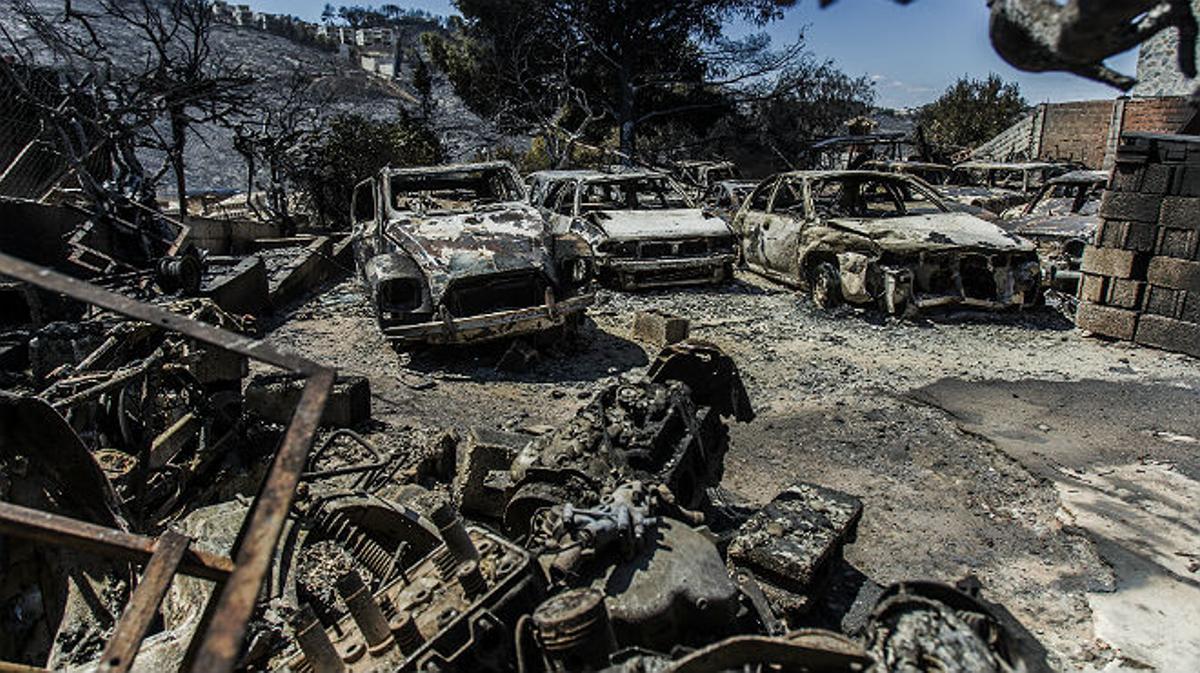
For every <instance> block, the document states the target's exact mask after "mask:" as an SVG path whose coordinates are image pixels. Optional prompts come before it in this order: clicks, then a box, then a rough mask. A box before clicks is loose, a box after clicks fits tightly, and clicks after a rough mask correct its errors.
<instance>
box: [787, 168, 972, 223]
mask: <svg viewBox="0 0 1200 673" xmlns="http://www.w3.org/2000/svg"><path fill="white" fill-rule="evenodd" d="M801 180H802V181H803V187H804V188H805V190H806V194H805V201H804V212H805V219H806V220H809V221H820V220H825V219H893V218H898V217H910V216H914V215H929V214H944V213H949V212H952V211H951V209H950V207H949V206H947V205H946V203H945V202H944V201H942V199H941V197H940V196H939V195H938V194H937V192H936V191H935V190H934V189H933V188H932V187H929V186H927V185H925V184H922V182H921V181H919V180H914V179H911V178H910V177H908V176H904V175H900V174H888V175H864V174H849V175H823V176H820V177H812V178H807V179H804V178H799V179H797V181H801ZM834 182H838V183H843V185H844V184H845V183H849V182H853V183H855V184H856V186H857V191H858V193H859V194H860V196H859V197H858V200H861V198H862V197H861V192H862V186H863V185H864V184H868V183H876V184H878V185H880V186H882V187H883V188H884V189H885V190H886V193H887V195H888V196H890V197H891V198H892V199H893V204H894V205H895V206H898V208H896V209H895V210H893V211H892V212H891V213H880V214H871V213H870V211H869V210H864V211H863V212H862V213H860V214H822V213H820V212H818V210H817V201H816V193H817V189H818V187H819V186H820V185H822V184H829V183H834ZM786 184H787V180H785V181H783V182H781V183H780V185H779V189H777V190H776V192H775V196H774V198H773V199H772V200H771V212H772V213H774V212H776V210H775V207H776V205H775V204H776V200H777V199H778V198H779V194H780V192H781V191H782V190H783V189H784V188H785V187H786ZM843 189H845V187H844V186H843ZM912 192H917V193H919V194H920V195H921V196H923V197H924V198H923V200H921V201H919V203H927V204H929V205H930V206H932V207H933V208H934V210H935V212H934V213H924V212H913V210H912V208H911V204H913V203H915V202H918V201H916V200H915V199H913V198H912Z"/></svg>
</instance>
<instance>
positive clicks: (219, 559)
mask: <svg viewBox="0 0 1200 673" xmlns="http://www.w3.org/2000/svg"><path fill="white" fill-rule="evenodd" d="M0 535H9V536H12V537H19V538H24V539H27V540H33V541H34V542H43V543H46V544H48V545H59V546H68V547H72V548H75V549H79V550H81V551H90V552H94V553H97V554H100V555H103V556H108V557H112V558H119V559H122V560H126V561H132V562H134V563H147V562H148V561H149V560H150V559H151V557H153V556H154V551H155V540H154V538H152V537H146V536H144V535H136V534H134V533H126V532H124V531H120V530H116V529H113V528H106V527H104V526H97V525H95V524H91V523H87V522H84V521H79V520H76V519H71V518H68V517H65V516H59V515H57V514H50V513H49V512H43V511H41V510H38V509H31V508H29V507H21V506H20V505H14V504H12V503H8V502H0ZM179 572H180V573H182V574H184V575H190V576H192V577H199V578H202V579H206V580H213V581H218V582H219V581H221V580H223V579H225V578H226V577H228V576H229V574H230V573H232V572H233V561H231V560H229V559H228V558H225V557H224V556H217V555H215V554H209V553H208V552H204V551H200V550H199V549H191V548H189V549H188V550H187V551H186V552H185V553H184V554H183V557H182V559H181V560H180V562H179Z"/></svg>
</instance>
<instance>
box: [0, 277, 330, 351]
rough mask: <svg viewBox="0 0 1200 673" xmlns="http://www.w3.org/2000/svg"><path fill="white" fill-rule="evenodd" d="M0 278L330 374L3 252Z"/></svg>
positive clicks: (258, 343)
mask: <svg viewBox="0 0 1200 673" xmlns="http://www.w3.org/2000/svg"><path fill="white" fill-rule="evenodd" d="M0 276H9V277H12V278H14V279H16V280H20V281H23V282H26V283H29V284H30V285H36V286H37V287H40V288H42V289H43V290H48V291H50V292H57V293H59V294H65V295H68V296H70V297H72V298H74V299H78V300H79V301H82V302H86V303H88V304H93V305H95V306H99V307H101V308H105V309H108V310H110V311H113V312H115V313H120V314H121V315H125V316H129V317H130V318H136V319H138V320H142V321H145V322H148V323H150V324H152V325H156V326H158V327H161V328H163V329H166V330H169V331H172V332H178V333H179V334H182V335H183V336H186V337H189V338H191V339H195V340H196V341H200V342H203V343H206V344H211V345H213V346H217V347H218V348H224V349H226V350H229V351H233V352H234V353H238V354H240V355H245V356H246V357H249V358H253V359H255V360H258V361H260V362H265V363H267V364H269V365H274V366H276V367H279V368H281V369H286V370H289V371H292V372H296V373H299V374H305V375H312V374H315V373H317V372H319V371H328V370H327V369H326V368H325V367H323V366H321V365H319V364H317V363H315V362H313V361H311V360H308V359H306V358H303V357H300V356H299V355H294V354H292V353H284V352H282V351H279V350H277V349H276V348H275V347H274V346H272V345H270V344H268V343H266V342H265V341H261V340H258V339H252V338H250V337H247V336H244V335H241V334H235V333H233V332H229V331H227V330H223V329H221V328H219V327H213V326H212V325H209V324H206V323H202V322H200V321H199V320H193V319H191V318H188V317H186V316H181V315H178V314H176V313H172V312H170V311H168V310H166V309H164V308H161V307H158V306H154V305H153V304H147V303H145V302H140V301H137V300H135V299H130V298H129V297H126V296H123V295H119V294H117V293H115V292H112V291H109V290H105V289H104V288H101V287H97V286H95V285H92V284H90V283H85V282H83V281H81V280H76V279H75V278H71V277H70V276H67V275H64V274H61V273H59V272H57V271H52V270H50V269H47V268H45V267H41V266H38V265H36V264H30V263H29V262H26V261H23V260H20V259H17V258H16V257H13V256H11V255H6V254H3V253H0Z"/></svg>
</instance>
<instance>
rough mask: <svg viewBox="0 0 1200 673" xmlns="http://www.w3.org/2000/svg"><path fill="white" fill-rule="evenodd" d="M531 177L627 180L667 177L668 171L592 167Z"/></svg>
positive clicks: (546, 172)
mask: <svg viewBox="0 0 1200 673" xmlns="http://www.w3.org/2000/svg"><path fill="white" fill-rule="evenodd" d="M528 177H529V179H530V180H533V179H536V178H541V179H546V180H572V179H573V180H583V181H585V182H593V181H601V180H627V179H630V178H665V177H667V174H666V173H663V172H661V171H656V170H652V169H649V168H627V169H622V170H620V171H597V170H590V169H578V170H555V171H537V172H536V173H530V174H529V176H528Z"/></svg>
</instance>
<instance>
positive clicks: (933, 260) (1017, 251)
mask: <svg viewBox="0 0 1200 673" xmlns="http://www.w3.org/2000/svg"><path fill="white" fill-rule="evenodd" d="M734 227H735V229H737V230H738V232H739V233H740V234H741V241H742V255H743V259H744V261H745V263H746V264H747V265H748V266H749V267H750V268H751V269H752V270H754V271H756V272H758V273H760V274H762V275H764V276H766V277H768V278H771V279H773V280H777V281H779V282H782V283H784V284H787V285H792V286H797V287H800V288H804V289H807V290H808V291H809V292H810V293H811V295H812V298H813V301H814V302H815V303H816V304H817V305H818V306H821V307H823V308H829V307H833V306H835V305H837V304H840V303H841V302H843V301H844V302H847V303H850V304H858V305H865V304H876V305H877V306H879V307H880V308H881V309H883V310H885V311H886V312H888V313H891V314H903V313H906V312H909V311H911V310H920V309H928V308H933V307H937V306H964V307H974V308H983V309H1003V308H1009V307H1021V306H1027V305H1030V304H1033V303H1035V302H1036V301H1037V300H1038V298H1039V291H1040V284H1041V278H1040V276H1041V272H1040V268H1039V266H1038V259H1037V253H1036V251H1035V250H1034V247H1033V244H1032V243H1029V242H1028V241H1025V240H1023V239H1021V238H1019V237H1017V236H1015V235H1013V234H1010V233H1008V232H1005V231H1004V230H1002V229H1000V228H999V227H997V226H995V225H993V224H990V223H988V222H985V221H983V220H981V219H979V218H976V217H972V216H971V215H968V214H966V213H958V212H952V211H951V210H950V209H949V208H948V207H947V206H946V205H945V203H943V202H942V200H941V199H940V198H939V197H938V196H937V194H936V193H934V192H933V191H932V190H931V189H929V188H928V187H927V186H925V185H924V184H923V183H921V182H919V181H917V180H915V179H913V178H910V177H907V176H903V175H897V174H892V173H878V172H871V171H798V172H793V173H784V174H780V175H777V176H775V177H773V178H769V179H767V180H766V181H764V182H763V183H762V184H760V185H759V186H758V188H757V189H755V191H754V194H752V195H751V196H750V198H749V200H747V202H746V203H745V204H744V205H743V206H742V209H741V211H739V212H738V215H737V218H736V219H735V221H734Z"/></svg>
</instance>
